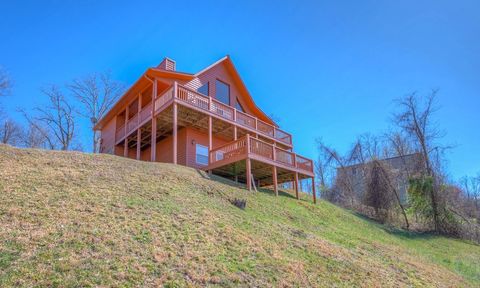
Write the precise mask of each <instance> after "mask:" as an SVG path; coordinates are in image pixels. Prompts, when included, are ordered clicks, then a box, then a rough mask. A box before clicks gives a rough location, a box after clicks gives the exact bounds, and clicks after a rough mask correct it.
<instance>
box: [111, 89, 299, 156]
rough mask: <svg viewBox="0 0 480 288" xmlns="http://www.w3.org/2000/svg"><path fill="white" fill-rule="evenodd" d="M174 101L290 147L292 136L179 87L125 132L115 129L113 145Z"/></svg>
mask: <svg viewBox="0 0 480 288" xmlns="http://www.w3.org/2000/svg"><path fill="white" fill-rule="evenodd" d="M175 87H176V91H175ZM173 101H176V102H177V103H179V104H180V105H184V106H186V107H189V108H192V109H195V110H197V111H200V112H202V113H207V114H209V115H211V116H213V117H216V118H219V119H221V120H224V121H226V122H230V123H231V124H233V125H236V126H237V127H240V128H243V129H245V130H247V131H249V132H250V133H252V134H258V135H261V136H263V137H265V138H267V139H270V140H272V141H275V142H279V143H281V144H283V145H286V146H287V147H292V136H291V135H290V134H289V133H287V132H285V131H283V130H281V129H278V128H276V127H275V126H273V125H270V124H268V123H266V122H264V121H262V120H260V119H258V118H256V117H253V116H251V115H248V114H246V113H243V112H241V111H238V110H237V109H235V108H233V107H230V106H228V105H225V104H223V103H221V102H219V101H217V100H215V99H213V98H212V97H208V96H205V95H202V94H200V93H198V92H195V91H193V90H191V89H189V88H187V87H184V86H181V85H174V86H172V87H171V88H170V89H168V90H167V91H166V92H164V93H163V94H162V95H160V96H159V97H156V99H155V102H154V107H152V103H150V104H148V105H147V106H145V107H144V108H143V109H142V110H141V111H139V113H137V114H135V116H133V117H132V118H130V119H129V120H128V121H127V123H126V128H125V124H124V125H122V126H120V127H119V128H117V131H116V133H115V142H116V143H119V142H120V141H122V140H123V139H124V138H125V137H126V136H128V135H130V134H131V133H133V132H134V131H135V130H136V129H138V127H140V126H142V125H144V124H145V123H146V122H147V121H148V120H150V119H151V116H152V113H153V112H154V113H155V115H156V114H158V113H160V112H161V111H162V110H163V109H165V108H166V107H168V106H170V105H171V104H172V103H173Z"/></svg>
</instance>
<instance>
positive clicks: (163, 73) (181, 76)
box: [93, 55, 279, 130]
mask: <svg viewBox="0 0 480 288" xmlns="http://www.w3.org/2000/svg"><path fill="white" fill-rule="evenodd" d="M221 64H225V65H226V67H227V71H228V72H229V73H230V74H231V76H232V78H233V79H234V81H235V84H236V85H237V86H238V88H239V90H240V92H242V94H243V95H245V99H244V100H245V101H246V103H247V105H248V107H249V108H250V110H251V111H252V112H253V113H254V114H255V116H257V118H259V119H260V120H262V121H264V122H266V123H268V124H271V125H274V126H275V127H277V128H278V127H279V126H278V125H277V124H276V123H275V122H274V121H273V120H272V119H271V118H270V117H269V116H267V114H265V112H263V111H262V110H261V109H260V108H259V107H258V106H257V105H256V104H255V102H254V101H253V98H252V96H251V94H250V92H248V90H247V87H246V85H245V83H244V82H243V80H242V78H241V77H240V74H239V73H238V71H237V69H236V68H235V66H234V65H233V62H232V60H231V59H230V56H229V55H227V56H225V57H223V58H221V59H220V60H218V61H217V62H215V63H213V64H211V65H209V66H207V67H206V68H204V69H202V70H200V71H199V72H197V73H195V74H191V73H186V72H178V71H172V70H164V69H160V68H157V67H151V68H148V69H147V71H145V72H144V73H143V75H142V76H141V77H140V78H139V79H137V81H135V83H134V84H133V85H132V86H131V87H130V88H129V89H128V90H127V91H126V92H125V93H124V94H123V95H122V97H120V99H119V100H118V101H117V102H116V103H115V104H114V105H113V107H112V108H111V109H110V110H109V111H108V112H107V114H105V116H103V117H102V118H101V119H100V120H99V121H98V122H97V124H96V125H95V127H93V129H94V130H99V129H102V128H103V126H104V125H105V124H106V123H107V121H109V120H110V119H112V118H113V117H114V116H115V115H117V114H118V113H120V112H121V111H120V110H121V108H122V107H123V106H124V105H125V104H127V103H128V101H129V97H128V96H129V95H135V94H136V93H138V92H139V89H141V87H143V85H144V84H145V81H152V80H151V79H152V78H155V77H159V78H169V79H178V80H186V81H189V80H192V79H194V78H196V77H198V76H199V75H201V74H203V73H205V72H207V71H209V70H210V69H212V68H214V67H216V66H217V65H221Z"/></svg>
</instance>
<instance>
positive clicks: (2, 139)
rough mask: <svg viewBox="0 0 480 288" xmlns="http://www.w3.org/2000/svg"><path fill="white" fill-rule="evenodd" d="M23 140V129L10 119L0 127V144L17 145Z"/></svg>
mask: <svg viewBox="0 0 480 288" xmlns="http://www.w3.org/2000/svg"><path fill="white" fill-rule="evenodd" d="M22 138H23V129H22V126H20V124H18V123H17V122H15V121H13V120H12V119H6V120H4V121H3V123H2V125H1V127H0V143H3V144H9V145H12V146H16V145H19V144H20V143H21V141H22Z"/></svg>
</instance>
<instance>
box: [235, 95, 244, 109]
mask: <svg viewBox="0 0 480 288" xmlns="http://www.w3.org/2000/svg"><path fill="white" fill-rule="evenodd" d="M235 109H237V110H239V111H241V112H245V109H243V107H242V105H241V104H240V102H238V98H237V100H236V101H235Z"/></svg>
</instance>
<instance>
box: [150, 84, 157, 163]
mask: <svg viewBox="0 0 480 288" xmlns="http://www.w3.org/2000/svg"><path fill="white" fill-rule="evenodd" d="M156 98H157V78H155V79H154V80H153V88H152V133H151V135H152V137H151V138H152V139H151V141H150V142H151V143H150V152H151V153H150V154H151V155H150V158H151V159H150V161H152V162H155V161H157V117H156V116H155V100H156Z"/></svg>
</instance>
